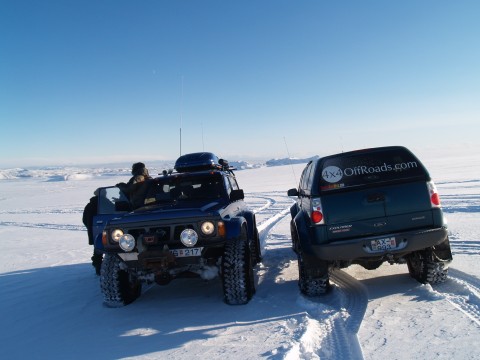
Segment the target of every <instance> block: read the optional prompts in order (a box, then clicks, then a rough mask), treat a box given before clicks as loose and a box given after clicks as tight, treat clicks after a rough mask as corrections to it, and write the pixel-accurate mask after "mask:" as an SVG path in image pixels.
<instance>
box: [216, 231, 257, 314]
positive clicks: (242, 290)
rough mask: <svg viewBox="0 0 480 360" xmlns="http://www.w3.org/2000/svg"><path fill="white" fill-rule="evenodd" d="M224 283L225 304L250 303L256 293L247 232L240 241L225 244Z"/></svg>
mask: <svg viewBox="0 0 480 360" xmlns="http://www.w3.org/2000/svg"><path fill="white" fill-rule="evenodd" d="M222 282H223V295H224V299H225V302H226V303H227V304H229V305H242V304H246V303H248V302H249V301H250V299H251V298H252V296H253V294H254V293H255V278H254V275H253V264H252V257H251V255H250V249H249V246H248V242H247V236H246V232H243V234H242V236H241V237H240V238H239V239H234V240H230V241H228V242H227V243H226V244H225V252H224V254H223V257H222Z"/></svg>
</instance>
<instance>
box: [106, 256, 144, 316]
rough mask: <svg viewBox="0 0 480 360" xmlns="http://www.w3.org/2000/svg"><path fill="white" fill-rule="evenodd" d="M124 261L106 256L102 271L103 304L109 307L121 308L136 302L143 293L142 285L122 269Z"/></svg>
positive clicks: (116, 257)
mask: <svg viewBox="0 0 480 360" xmlns="http://www.w3.org/2000/svg"><path fill="white" fill-rule="evenodd" d="M121 264H122V260H121V259H120V258H119V257H118V256H117V255H115V254H105V258H104V259H103V262H102V268H101V271H100V288H101V290H102V294H103V302H104V303H105V305H107V306H108V307H121V306H125V305H128V304H130V303H132V302H133V301H135V300H136V299H137V298H138V297H139V296H140V293H141V292H142V283H141V282H140V281H139V280H138V279H137V278H135V277H133V276H132V275H131V274H129V273H128V272H127V271H125V270H123V269H122V268H121Z"/></svg>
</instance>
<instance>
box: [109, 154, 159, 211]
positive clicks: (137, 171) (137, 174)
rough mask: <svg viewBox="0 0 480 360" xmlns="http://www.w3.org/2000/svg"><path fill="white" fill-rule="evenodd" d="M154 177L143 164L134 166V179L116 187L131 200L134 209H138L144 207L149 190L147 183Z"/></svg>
mask: <svg viewBox="0 0 480 360" xmlns="http://www.w3.org/2000/svg"><path fill="white" fill-rule="evenodd" d="M151 179H152V177H151V176H150V174H149V173H148V169H147V168H146V167H145V164H144V163H142V162H137V163H135V164H133V165H132V177H131V178H130V180H128V182H127V183H126V184H125V183H118V184H117V185H116V186H117V187H118V188H120V190H122V191H123V193H125V195H127V196H128V198H129V199H130V203H131V204H132V206H133V208H134V209H136V208H138V207H141V206H143V205H144V197H145V193H146V190H147V181H148V180H151Z"/></svg>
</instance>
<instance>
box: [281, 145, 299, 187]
mask: <svg viewBox="0 0 480 360" xmlns="http://www.w3.org/2000/svg"><path fill="white" fill-rule="evenodd" d="M283 141H284V142H285V148H286V149H287V156H288V162H289V163H290V166H291V167H292V172H293V178H294V179H295V184H296V183H297V176H296V175H295V169H294V168H293V164H292V160H291V158H290V151H288V145H287V140H286V139H285V136H284V137H283Z"/></svg>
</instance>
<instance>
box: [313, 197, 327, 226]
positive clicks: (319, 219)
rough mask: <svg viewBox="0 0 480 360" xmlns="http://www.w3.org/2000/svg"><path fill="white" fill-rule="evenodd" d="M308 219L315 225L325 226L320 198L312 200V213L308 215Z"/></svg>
mask: <svg viewBox="0 0 480 360" xmlns="http://www.w3.org/2000/svg"><path fill="white" fill-rule="evenodd" d="M310 218H311V219H312V221H313V223H315V224H317V225H321V224H325V220H324V217H323V210H322V202H321V201H320V198H315V199H312V212H311V213H310Z"/></svg>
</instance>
